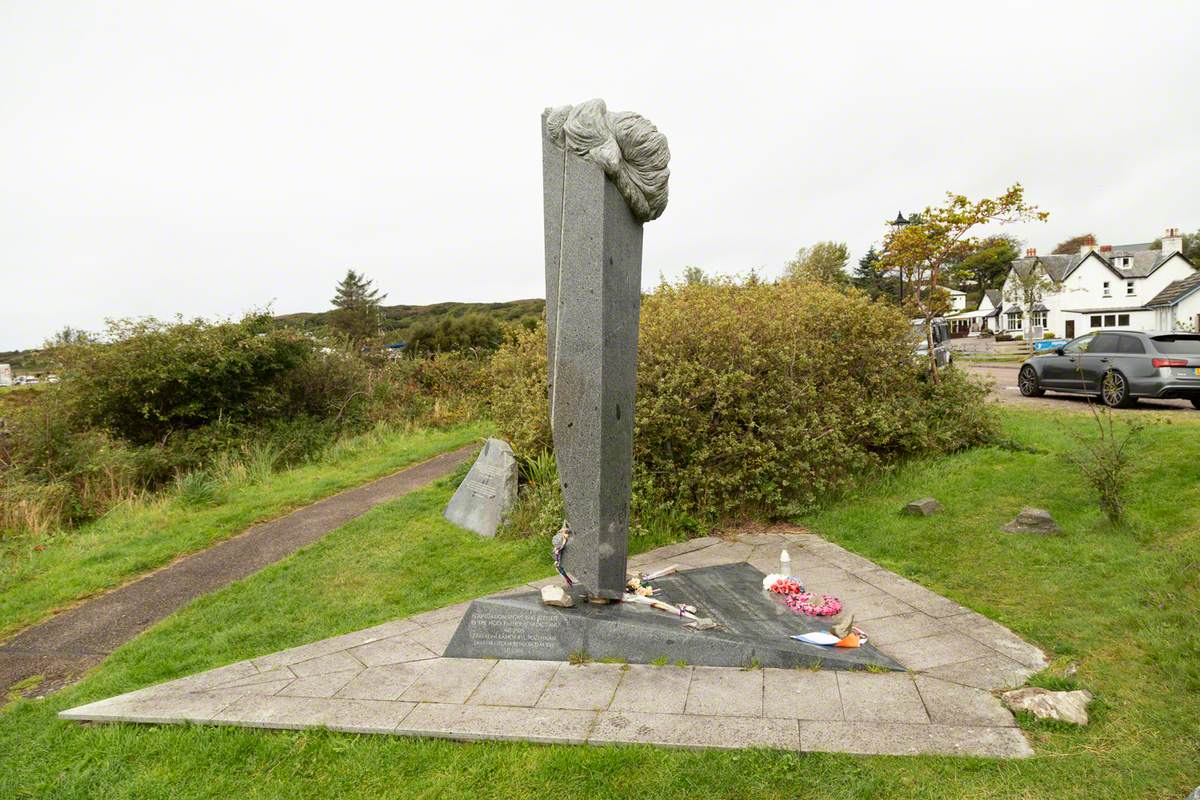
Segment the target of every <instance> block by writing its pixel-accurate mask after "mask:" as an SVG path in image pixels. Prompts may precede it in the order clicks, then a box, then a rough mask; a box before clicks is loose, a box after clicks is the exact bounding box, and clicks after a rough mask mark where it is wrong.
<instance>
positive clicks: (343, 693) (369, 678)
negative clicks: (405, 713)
mask: <svg viewBox="0 0 1200 800" xmlns="http://www.w3.org/2000/svg"><path fill="white" fill-rule="evenodd" d="M432 664H433V662H432V661H404V662H401V663H399V664H384V665H383V666H379V667H368V668H367V669H364V670H363V671H362V672H360V673H358V674H357V675H355V676H354V677H353V678H351V679H350V680H349V681H347V682H346V684H345V685H344V686H342V688H340V689H338V691H337V692H336V694H337V696H338V697H346V698H350V699H354V700H399V699H400V695H402V694H404V693H405V692H406V691H408V687H410V686H412V685H413V684H414V683H416V680H417V678H419V677H421V676H422V675H424V674H425V671H426V670H427V669H429V668H430V666H431V665H432Z"/></svg>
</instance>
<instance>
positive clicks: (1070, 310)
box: [1063, 306, 1154, 314]
mask: <svg viewBox="0 0 1200 800" xmlns="http://www.w3.org/2000/svg"><path fill="white" fill-rule="evenodd" d="M1153 310H1154V309H1152V308H1147V307H1146V306H1122V307H1121V308H1064V309H1063V311H1065V312H1066V313H1068V314H1117V313H1121V314H1128V313H1129V312H1131V311H1153Z"/></svg>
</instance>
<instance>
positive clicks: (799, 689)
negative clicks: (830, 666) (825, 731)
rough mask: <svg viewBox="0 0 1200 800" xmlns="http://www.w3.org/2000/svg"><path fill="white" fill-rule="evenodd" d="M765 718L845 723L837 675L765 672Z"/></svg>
mask: <svg viewBox="0 0 1200 800" xmlns="http://www.w3.org/2000/svg"><path fill="white" fill-rule="evenodd" d="M763 714H764V715H765V716H768V717H780V718H783V719H814V720H815V719H830V720H841V719H844V717H843V715H842V698H841V693H840V692H839V690H838V679H837V673H836V672H831V671H827V670H819V671H815V672H814V671H812V670H801V669H764V670H763Z"/></svg>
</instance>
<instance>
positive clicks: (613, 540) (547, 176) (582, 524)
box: [542, 100, 671, 600]
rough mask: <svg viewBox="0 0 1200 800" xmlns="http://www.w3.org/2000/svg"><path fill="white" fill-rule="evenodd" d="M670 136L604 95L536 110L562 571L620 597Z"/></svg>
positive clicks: (594, 592) (588, 587)
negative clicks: (654, 226) (647, 240)
mask: <svg viewBox="0 0 1200 800" xmlns="http://www.w3.org/2000/svg"><path fill="white" fill-rule="evenodd" d="M670 156H671V154H670V151H669V150H668V149H667V139H666V137H665V136H663V135H662V134H661V133H659V132H658V129H657V128H655V127H654V125H653V124H652V123H650V121H649V120H647V119H645V118H644V117H641V116H639V115H638V114H634V113H631V112H610V111H608V109H607V108H606V107H605V105H604V101H603V100H589V101H588V102H586V103H583V104H581V105H578V106H562V107H559V108H554V109H547V110H546V111H545V113H544V114H543V115H542V176H543V191H544V213H545V224H544V228H545V235H546V330H547V337H546V338H547V355H548V359H549V361H548V368H547V372H548V378H549V392H550V426H551V430H552V431H553V434H554V454H555V456H556V458H557V460H558V472H559V481H560V483H561V484H562V493H563V505H564V507H565V509H566V518H567V524H568V525H569V526H570V538H569V543H568V545H567V546H566V548H565V549H564V551H563V558H562V564H563V567H564V569H565V571H566V572H567V573H568V574H569V575H571V576H572V578H573V579H574V580H575V581H576V582H577V583H578V584H579V586H580V587H581V588H582V589H583V590H584V591H585V592H586V593H587V595H588V597H589V598H590V599H593V600H619V599H620V598H621V595H622V593H623V591H624V588H625V580H626V577H625V558H626V539H627V537H628V534H629V502H630V492H631V483H632V479H633V404H634V389H635V386H636V383H637V338H638V316H639V313H640V309H641V290H642V224H643V223H644V222H648V221H650V220H652V219H656V218H657V217H658V216H659V215H661V214H662V212H663V210H664V209H665V208H666V205H667V178H668V177H669V175H670V171H669V170H668V169H667V162H668V161H669V159H670Z"/></svg>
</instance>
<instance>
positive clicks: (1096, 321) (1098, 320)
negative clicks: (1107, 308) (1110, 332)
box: [1092, 314, 1104, 328]
mask: <svg viewBox="0 0 1200 800" xmlns="http://www.w3.org/2000/svg"><path fill="white" fill-rule="evenodd" d="M1092 327H1093V328H1103V327H1104V318H1103V317H1101V316H1100V315H1099V314H1095V315H1093V316H1092Z"/></svg>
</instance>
